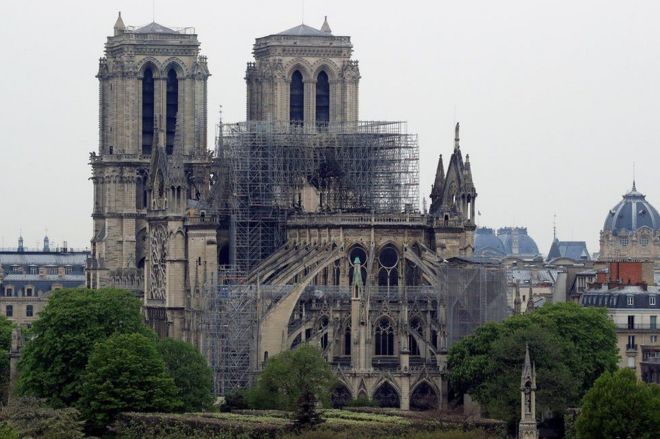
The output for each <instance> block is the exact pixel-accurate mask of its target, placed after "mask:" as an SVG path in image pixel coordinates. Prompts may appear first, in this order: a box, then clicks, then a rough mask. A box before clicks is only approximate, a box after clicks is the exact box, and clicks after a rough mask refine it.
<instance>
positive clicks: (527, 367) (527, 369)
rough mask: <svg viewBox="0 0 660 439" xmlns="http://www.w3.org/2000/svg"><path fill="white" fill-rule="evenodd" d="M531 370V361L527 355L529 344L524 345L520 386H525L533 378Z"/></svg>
mask: <svg viewBox="0 0 660 439" xmlns="http://www.w3.org/2000/svg"><path fill="white" fill-rule="evenodd" d="M532 375H533V370H532V361H531V359H530V357H529V345H525V364H524V365H523V371H522V376H521V378H520V386H521V387H523V389H524V387H525V384H526V383H527V382H528V381H529V382H530V384H531V382H532V379H533V376H532Z"/></svg>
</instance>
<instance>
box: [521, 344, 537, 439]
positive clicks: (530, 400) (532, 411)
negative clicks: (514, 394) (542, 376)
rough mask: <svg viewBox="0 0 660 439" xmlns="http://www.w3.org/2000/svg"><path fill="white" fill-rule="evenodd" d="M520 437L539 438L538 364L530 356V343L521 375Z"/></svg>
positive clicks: (525, 438) (526, 349)
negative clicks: (537, 408)
mask: <svg viewBox="0 0 660 439" xmlns="http://www.w3.org/2000/svg"><path fill="white" fill-rule="evenodd" d="M518 437H519V438H521V439H537V438H538V437H539V433H538V429H537V428H536V365H535V364H534V363H532V361H531V358H530V356H529V345H526V346H525V364H524V365H523V371H522V376H521V377H520V423H519V424H518Z"/></svg>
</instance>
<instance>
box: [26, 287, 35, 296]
mask: <svg viewBox="0 0 660 439" xmlns="http://www.w3.org/2000/svg"><path fill="white" fill-rule="evenodd" d="M25 295H26V296H27V297H32V296H33V295H34V288H32V287H26V288H25Z"/></svg>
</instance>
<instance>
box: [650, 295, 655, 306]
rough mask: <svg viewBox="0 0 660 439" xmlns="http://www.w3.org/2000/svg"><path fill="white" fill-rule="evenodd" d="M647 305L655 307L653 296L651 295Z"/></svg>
mask: <svg viewBox="0 0 660 439" xmlns="http://www.w3.org/2000/svg"><path fill="white" fill-rule="evenodd" d="M649 305H651V306H654V305H655V295H653V294H651V295H650V296H649Z"/></svg>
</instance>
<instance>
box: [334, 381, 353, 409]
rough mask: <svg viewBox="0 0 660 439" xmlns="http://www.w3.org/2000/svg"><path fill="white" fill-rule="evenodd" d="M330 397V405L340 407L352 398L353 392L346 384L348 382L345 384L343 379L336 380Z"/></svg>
mask: <svg viewBox="0 0 660 439" xmlns="http://www.w3.org/2000/svg"><path fill="white" fill-rule="evenodd" d="M331 398H332V407H333V408H337V409H340V408H342V407H344V406H345V405H346V403H348V402H349V401H351V400H352V399H353V392H351V388H350V386H348V384H346V383H345V382H344V381H343V380H338V382H337V384H336V385H335V388H334V390H333V391H332V396H331Z"/></svg>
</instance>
